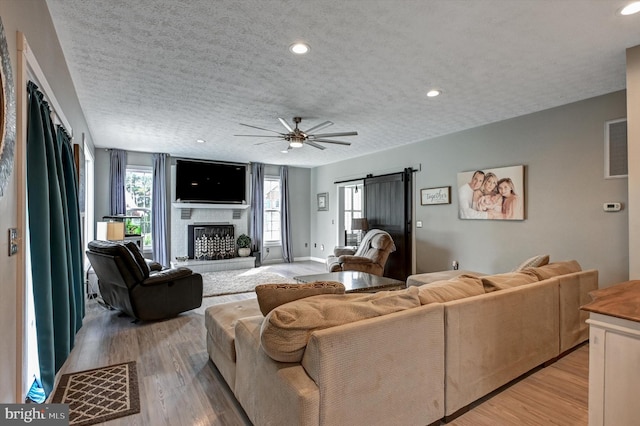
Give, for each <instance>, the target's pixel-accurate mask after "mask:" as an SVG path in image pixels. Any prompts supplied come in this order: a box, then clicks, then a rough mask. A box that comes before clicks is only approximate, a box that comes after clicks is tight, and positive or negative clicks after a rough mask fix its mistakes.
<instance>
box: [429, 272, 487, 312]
mask: <svg viewBox="0 0 640 426" xmlns="http://www.w3.org/2000/svg"><path fill="white" fill-rule="evenodd" d="M480 294H484V287H483V286H482V280H481V279H480V278H478V277H474V276H473V275H464V274H463V275H460V276H458V277H455V278H451V279H450V280H442V281H434V282H432V283H429V284H425V285H422V286H419V287H418V297H419V298H420V303H421V304H422V305H426V304H428V303H435V302H440V303H442V302H448V301H450V300H457V299H464V298H465V297H470V296H477V295H480Z"/></svg>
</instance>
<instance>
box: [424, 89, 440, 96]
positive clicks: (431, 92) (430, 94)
mask: <svg viewBox="0 0 640 426" xmlns="http://www.w3.org/2000/svg"><path fill="white" fill-rule="evenodd" d="M440 93H441V92H440V91H439V90H437V89H431V90H429V91H428V92H427V96H428V97H430V98H435V97H436V96H438V95H440Z"/></svg>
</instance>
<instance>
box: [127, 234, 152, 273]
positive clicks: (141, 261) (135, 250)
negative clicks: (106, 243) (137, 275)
mask: <svg viewBox="0 0 640 426" xmlns="http://www.w3.org/2000/svg"><path fill="white" fill-rule="evenodd" d="M124 246H125V247H126V248H127V249H129V251H130V252H131V254H132V255H133V258H134V259H135V261H136V263H137V264H138V266H139V267H140V271H141V272H142V276H143V277H144V279H147V278H149V271H150V268H149V264H148V263H147V260H146V259H145V258H144V256H143V255H142V252H140V248H139V247H138V245H137V244H136V243H134V242H133V241H127V242H126V243H124Z"/></svg>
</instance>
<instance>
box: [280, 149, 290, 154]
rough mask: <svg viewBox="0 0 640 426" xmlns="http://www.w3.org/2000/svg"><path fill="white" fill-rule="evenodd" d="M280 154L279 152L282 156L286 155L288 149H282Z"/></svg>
mask: <svg viewBox="0 0 640 426" xmlns="http://www.w3.org/2000/svg"><path fill="white" fill-rule="evenodd" d="M280 152H281V153H283V154H288V153H289V150H288V149H283V150H282V151H280Z"/></svg>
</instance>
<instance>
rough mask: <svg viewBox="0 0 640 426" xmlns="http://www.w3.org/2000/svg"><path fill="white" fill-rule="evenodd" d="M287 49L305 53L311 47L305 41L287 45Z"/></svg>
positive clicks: (300, 53)
mask: <svg viewBox="0 0 640 426" xmlns="http://www.w3.org/2000/svg"><path fill="white" fill-rule="evenodd" d="M289 50H290V51H291V52H292V53H295V54H296V55H304V54H305V53H309V50H311V48H310V47H309V45H308V44H306V43H294V44H292V45H291V46H289Z"/></svg>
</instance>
